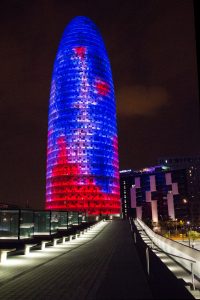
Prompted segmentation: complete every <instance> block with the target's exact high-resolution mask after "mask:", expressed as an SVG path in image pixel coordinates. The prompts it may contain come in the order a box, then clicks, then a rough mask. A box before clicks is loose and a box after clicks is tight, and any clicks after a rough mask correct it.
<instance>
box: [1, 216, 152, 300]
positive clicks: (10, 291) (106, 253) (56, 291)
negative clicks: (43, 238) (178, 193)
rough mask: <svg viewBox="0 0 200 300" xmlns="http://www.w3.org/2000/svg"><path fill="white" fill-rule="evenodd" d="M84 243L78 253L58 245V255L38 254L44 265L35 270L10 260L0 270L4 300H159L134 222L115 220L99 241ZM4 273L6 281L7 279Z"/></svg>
mask: <svg viewBox="0 0 200 300" xmlns="http://www.w3.org/2000/svg"><path fill="white" fill-rule="evenodd" d="M80 241H81V238H80ZM74 243H76V242H74ZM79 243H80V242H79ZM79 243H78V241H77V247H76V248H73V247H72V248H70V247H68V248H67V246H62V247H61V246H59V245H58V246H57V247H56V251H57V252H55V253H54V254H53V252H52V251H53V250H52V251H51V249H49V250H48V249H47V250H46V255H44V254H43V256H42V255H40V253H41V252H40V251H39V250H38V251H36V250H35V251H34V252H33V253H35V254H36V256H37V255H38V257H37V260H38V259H39V263H38V262H37V263H33V264H32V265H31V264H30V262H31V258H23V259H24V262H25V261H26V263H17V259H16V257H10V258H9V264H8V265H5V266H0V273H1V275H0V295H1V298H2V299H70V300H74V299H77V300H82V299H87V300H90V299H91V300H95V299H96V300H102V299H113V300H116V299H120V300H122V299H123V300H125V299H152V298H153V297H152V295H151V292H150V289H149V286H148V283H147V280H146V276H145V274H144V271H143V268H142V266H141V263H140V260H139V258H138V254H137V252H136V249H135V247H134V244H133V241H132V238H131V233H130V229H129V224H128V222H125V221H121V220H119V221H113V222H112V223H110V224H108V225H107V226H106V227H104V229H103V230H102V231H101V232H100V233H99V234H98V235H97V236H96V237H95V238H94V239H93V240H91V241H89V242H87V243H85V244H79ZM52 248H53V247H52ZM70 250H71V251H70ZM32 255H34V254H32ZM52 255H53V256H52ZM19 259H20V258H19ZM21 259H22V255H21ZM15 261H16V263H14V264H13V262H15ZM3 272H4V275H5V276H3V277H2V274H3ZM1 278H4V280H3V279H2V280H1Z"/></svg>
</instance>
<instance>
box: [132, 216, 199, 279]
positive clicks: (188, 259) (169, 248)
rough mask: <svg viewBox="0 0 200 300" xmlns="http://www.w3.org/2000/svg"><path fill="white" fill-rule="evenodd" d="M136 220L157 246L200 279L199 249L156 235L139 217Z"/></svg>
mask: <svg viewBox="0 0 200 300" xmlns="http://www.w3.org/2000/svg"><path fill="white" fill-rule="evenodd" d="M136 221H137V222H138V223H139V225H140V226H141V228H142V229H143V230H144V231H145V233H146V234H147V236H148V237H149V238H150V239H151V240H152V242H153V243H154V244H155V245H156V246H157V247H158V248H160V249H161V250H162V251H163V252H164V253H166V254H168V255H169V256H173V259H174V260H175V261H177V262H178V263H179V264H180V265H181V266H183V267H184V268H185V269H186V270H188V271H189V272H190V273H192V275H193V276H194V275H195V276H196V277H197V278H199V279H200V251H198V250H196V249H194V248H190V247H188V246H185V245H183V244H180V243H178V242H176V241H173V240H170V239H168V238H165V237H163V236H160V235H158V234H157V233H155V232H154V231H152V230H151V229H150V228H149V227H148V226H147V225H146V224H145V223H144V222H142V221H141V220H140V219H136ZM134 222H135V221H134ZM191 263H192V266H191Z"/></svg>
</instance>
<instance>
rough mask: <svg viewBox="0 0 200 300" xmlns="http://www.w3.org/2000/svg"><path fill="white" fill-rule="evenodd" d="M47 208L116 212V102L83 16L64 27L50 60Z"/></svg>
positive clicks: (94, 33)
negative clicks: (53, 55)
mask: <svg viewBox="0 0 200 300" xmlns="http://www.w3.org/2000/svg"><path fill="white" fill-rule="evenodd" d="M46 209H52V210H60V209H61V210H77V211H87V212H88V213H89V214H118V213H119V212H120V196H119V167H118V143H117V126H116V104H115V96H114V87H113V81H112V74H111V68H110V63H109V59H108V56H107V53H106V49H105V46H104V43H103V40H102V37H101V35H100V33H99V32H98V29H97V28H96V26H95V24H94V23H93V22H92V21H91V20H90V19H88V18H86V17H76V18H74V19H73V20H72V21H71V22H70V23H69V25H68V26H67V27H66V29H65V31H64V34H63V37H62V39H61V42H60V45H59V49H58V52H57V56H56V59H55V63H54V69H53V76H52V83H51V92H50V102H49V120H48V146H47V171H46Z"/></svg>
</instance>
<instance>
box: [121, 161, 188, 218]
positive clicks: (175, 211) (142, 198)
mask: <svg viewBox="0 0 200 300" xmlns="http://www.w3.org/2000/svg"><path fill="white" fill-rule="evenodd" d="M120 193H121V203H122V215H123V218H129V217H139V218H141V219H149V220H152V221H153V222H156V223H157V222H158V221H159V220H167V219H172V220H176V219H183V220H188V219H189V217H190V215H189V201H188V192H187V174H186V171H185V169H183V170H173V171H172V170H170V169H169V168H168V167H166V166H162V165H158V166H154V167H150V168H144V169H142V170H138V171H134V170H131V169H130V170H121V171H120Z"/></svg>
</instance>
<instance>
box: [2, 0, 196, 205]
mask: <svg viewBox="0 0 200 300" xmlns="http://www.w3.org/2000/svg"><path fill="white" fill-rule="evenodd" d="M77 15H85V16H88V17H90V18H91V19H92V20H93V21H94V22H95V23H96V25H97V26H98V28H99V30H100V31H101V34H102V36H103V39H104V41H105V44H106V48H107V51H108V54H109V57H110V61H111V66H112V71H113V79H114V84H115V90H116V98H117V111H118V133H119V157H120V168H121V169H123V168H140V167H145V166H149V165H153V164H155V162H156V159H157V158H158V157H162V156H182V155H187V156H189V155H198V154H200V146H199V98H198V97H199V96H198V81H197V66H196V45H195V29H194V16H193V15H194V13H193V2H192V1H190V0H162V1H161V0H131V1H129V0H126V1H124V0H123V1H116V0H115V1H109V0H106V1H104V0H101V1H94V0H92V1H90V0H89V1H83V0H80V1H77V0H54V1H53V0H46V1H45V0H38V1H37V0H34V1H33V0H32V1H31V0H28V1H27V0H26V1H25V0H24V1H22V0H21V1H12V0H6V1H2V0H1V2H0V20H1V26H0V31H1V32H0V36H1V43H0V65H1V72H0V77H1V78H0V103H1V106H0V113H1V118H0V120H1V129H0V138H1V143H0V167H1V177H0V202H10V203H18V204H20V205H25V204H26V202H27V201H29V204H30V206H31V207H33V208H37V207H40V208H43V205H44V199H45V168H46V162H45V160H46V135H47V118H48V100H49V89H50V84H51V74H52V69H53V62H54V59H55V56H56V51H57V48H58V44H59V41H60V38H61V36H62V33H63V31H64V28H65V26H66V25H67V24H68V22H69V21H70V20H71V19H72V18H73V17H75V16H77Z"/></svg>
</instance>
